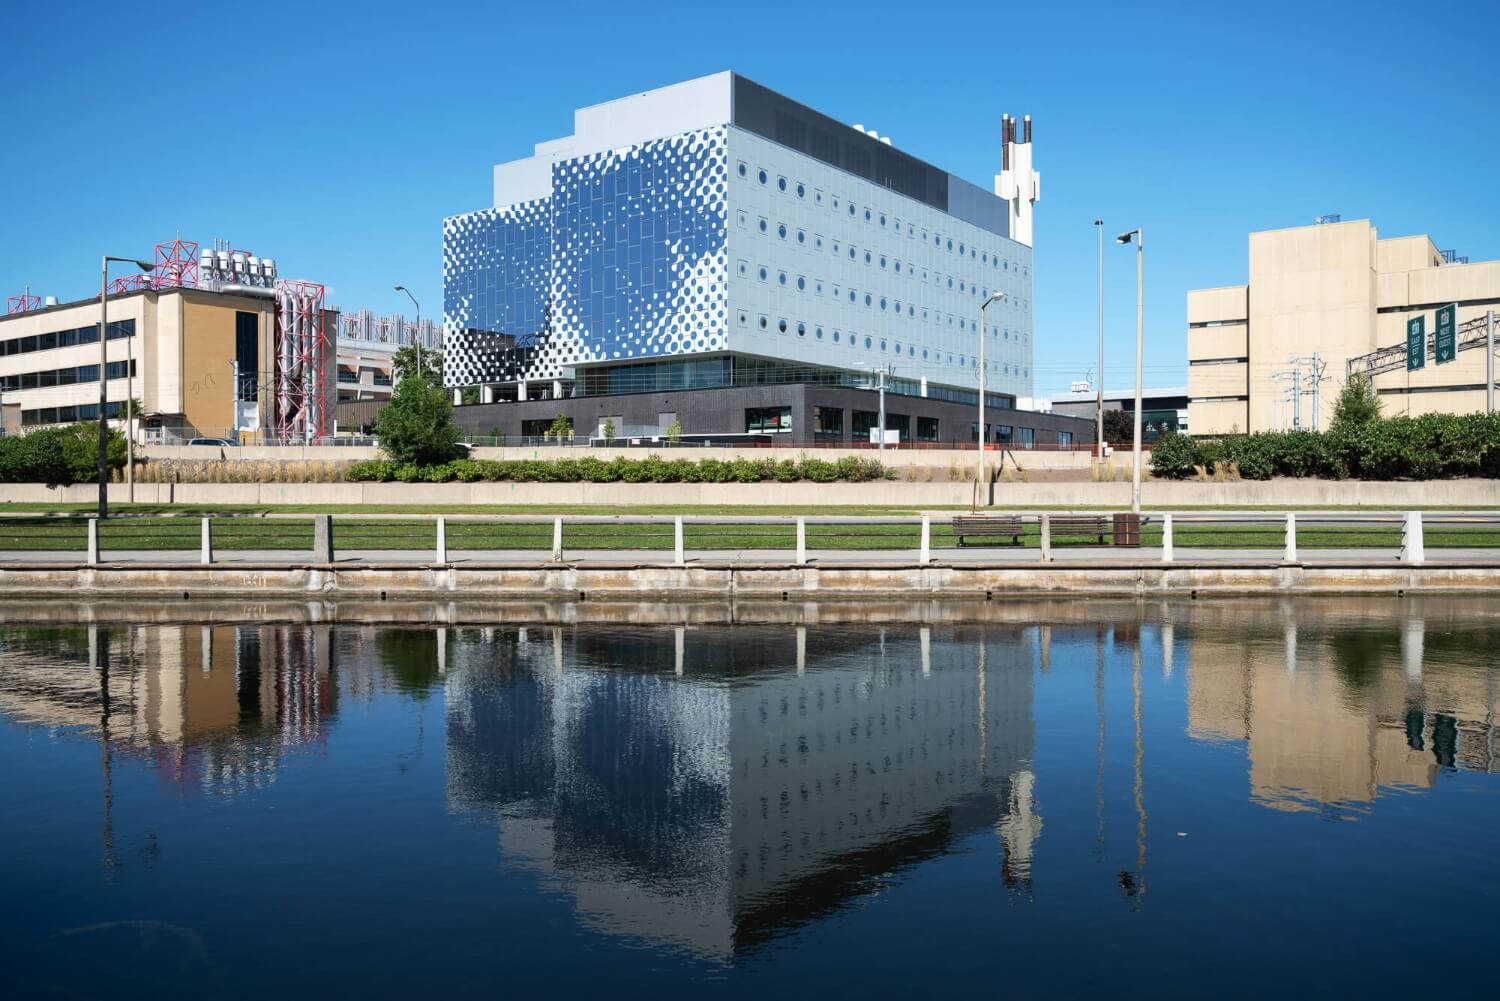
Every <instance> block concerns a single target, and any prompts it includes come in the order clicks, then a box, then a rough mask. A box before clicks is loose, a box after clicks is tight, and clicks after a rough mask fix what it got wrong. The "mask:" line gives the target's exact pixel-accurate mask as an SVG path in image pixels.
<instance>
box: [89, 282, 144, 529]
mask: <svg viewBox="0 0 1500 1001" xmlns="http://www.w3.org/2000/svg"><path fill="white" fill-rule="evenodd" d="M111 261H118V262H120V263H121V264H134V265H135V266H136V267H138V268H140V269H141V270H142V271H150V270H151V269H152V268H153V267H155V265H152V264H147V263H146V262H145V261H138V260H136V259H135V258H134V257H105V258H104V259H103V260H102V261H101V262H100V263H99V517H100V518H101V519H103V518H108V517H109V422H108V419H107V418H106V416H105V414H106V412H107V411H108V409H109V408H108V406H107V404H108V402H109V380H108V377H109V357H108V349H109V318H108V314H109V305H108V301H109V263H110V262H111ZM125 348H126V350H127V351H129V350H130V344H129V342H128V341H127V342H126V344H125ZM132 360H133V356H132ZM129 365H130V363H129V362H128V361H127V362H126V370H125V399H126V400H127V401H129V400H130V399H131V395H130V394H131V389H132V386H131V379H130V368H129ZM125 407H126V409H125V420H126V424H125V439H126V445H125V448H126V462H127V463H129V462H130V461H131V460H133V459H134V458H135V449H133V448H131V447H130V424H129V421H130V419H131V415H130V409H131V408H130V403H129V402H127V403H126V405H125Z"/></svg>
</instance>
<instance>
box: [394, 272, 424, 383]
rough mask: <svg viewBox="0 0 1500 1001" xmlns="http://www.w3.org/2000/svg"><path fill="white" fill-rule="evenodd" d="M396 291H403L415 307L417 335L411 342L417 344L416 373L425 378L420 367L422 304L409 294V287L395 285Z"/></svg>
mask: <svg viewBox="0 0 1500 1001" xmlns="http://www.w3.org/2000/svg"><path fill="white" fill-rule="evenodd" d="M396 291H397V292H405V293H406V297H407V298H408V299H410V300H411V304H412V305H413V306H415V307H417V336H416V338H415V339H414V340H413V342H412V343H414V344H416V346H417V373H418V374H419V375H421V376H423V377H424V378H425V377H426V375H427V373H426V372H425V371H424V370H423V368H422V304H421V303H420V302H418V301H417V297H416V296H414V295H412V294H411V289H409V288H407V287H406V286H405V285H397V286H396Z"/></svg>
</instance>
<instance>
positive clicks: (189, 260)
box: [151, 237, 198, 288]
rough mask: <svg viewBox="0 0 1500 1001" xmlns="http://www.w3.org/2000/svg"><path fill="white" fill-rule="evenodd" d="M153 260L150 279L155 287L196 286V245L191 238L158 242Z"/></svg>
mask: <svg viewBox="0 0 1500 1001" xmlns="http://www.w3.org/2000/svg"><path fill="white" fill-rule="evenodd" d="M155 262H156V267H155V268H154V269H153V270H152V272H151V280H152V282H153V283H154V286H155V287H156V288H197V287H198V245H197V244H196V243H194V242H193V241H192V240H184V239H182V238H181V237H178V238H177V239H175V240H172V241H171V242H170V243H158V244H157V245H156V257H155Z"/></svg>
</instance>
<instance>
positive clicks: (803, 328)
mask: <svg viewBox="0 0 1500 1001" xmlns="http://www.w3.org/2000/svg"><path fill="white" fill-rule="evenodd" d="M797 336H798V337H806V336H807V324H805V323H799V324H797Z"/></svg>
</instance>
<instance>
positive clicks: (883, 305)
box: [880, 296, 885, 309]
mask: <svg viewBox="0 0 1500 1001" xmlns="http://www.w3.org/2000/svg"><path fill="white" fill-rule="evenodd" d="M880 308H881V309H885V297H884V296H881V297H880Z"/></svg>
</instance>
